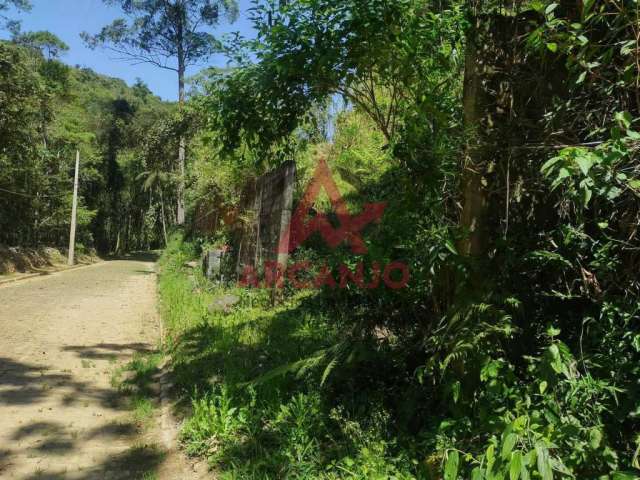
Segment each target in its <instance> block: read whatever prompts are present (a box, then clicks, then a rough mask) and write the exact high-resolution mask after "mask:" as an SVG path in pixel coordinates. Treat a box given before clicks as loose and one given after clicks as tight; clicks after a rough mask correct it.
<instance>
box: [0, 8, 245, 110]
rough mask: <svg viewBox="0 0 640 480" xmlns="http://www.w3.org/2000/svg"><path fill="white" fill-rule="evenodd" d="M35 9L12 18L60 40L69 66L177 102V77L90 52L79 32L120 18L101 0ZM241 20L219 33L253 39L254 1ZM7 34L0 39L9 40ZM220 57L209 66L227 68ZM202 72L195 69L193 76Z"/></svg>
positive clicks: (27, 28) (94, 30) (242, 11)
mask: <svg viewBox="0 0 640 480" xmlns="http://www.w3.org/2000/svg"><path fill="white" fill-rule="evenodd" d="M31 3H32V4H33V9H32V10H31V11H30V12H26V13H19V14H16V13H12V14H11V15H10V16H11V17H12V18H16V19H19V20H21V21H22V30H23V31H37V30H48V31H50V32H52V33H54V34H56V35H57V36H58V37H60V38H61V39H62V40H63V41H64V42H65V43H66V44H67V45H69V47H70V49H69V52H68V53H66V54H65V55H64V56H63V57H62V60H63V61H64V62H66V63H68V64H70V65H80V66H82V67H89V68H91V69H93V70H95V71H96V72H98V73H103V74H105V75H109V76H112V77H118V78H122V79H123V80H125V81H126V82H127V83H128V84H130V85H131V84H132V83H133V82H135V79H136V77H140V78H141V79H142V80H143V81H144V82H146V83H147V85H149V88H150V89H151V90H152V91H153V92H154V93H155V94H156V95H159V96H160V97H162V98H163V99H165V100H177V98H178V92H177V90H178V80H177V74H176V73H175V72H171V71H168V70H162V69H159V68H156V67H153V66H151V65H131V64H129V63H127V62H124V61H120V60H116V59H115V58H114V54H112V53H111V54H110V53H109V52H108V51H106V50H90V49H88V48H86V47H85V46H84V45H83V43H82V40H81V39H80V32H82V31H87V32H89V33H97V32H98V31H99V30H100V29H101V28H102V27H103V26H104V25H106V24H108V23H111V22H112V21H113V20H114V19H116V18H118V17H119V16H121V15H120V12H119V10H118V8H116V7H109V6H106V5H104V4H103V2H102V0H31ZM239 5H240V17H239V18H238V21H237V22H236V23H234V24H233V25H228V24H221V25H220V26H219V27H218V29H217V30H216V32H217V33H219V34H223V33H227V32H235V31H239V32H240V33H241V34H242V35H244V36H247V37H250V36H253V33H252V32H253V30H252V29H251V24H250V22H249V20H248V18H247V9H248V8H250V7H251V0H239ZM6 36H7V35H6V32H2V33H1V34H0V37H2V38H6ZM225 63H226V61H225V59H224V58H223V57H221V56H218V57H213V58H211V59H210V60H209V61H208V62H207V64H206V65H205V66H207V65H215V66H224V65H225ZM198 69H199V68H195V69H194V68H192V69H191V70H190V71H189V72H187V73H188V74H189V75H193V74H194V73H196V72H197V71H198Z"/></svg>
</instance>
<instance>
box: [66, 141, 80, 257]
mask: <svg viewBox="0 0 640 480" xmlns="http://www.w3.org/2000/svg"><path fill="white" fill-rule="evenodd" d="M79 171H80V150H76V173H75V175H74V178H73V207H72V208H71V232H70V234H69V260H68V264H69V266H71V265H73V264H74V263H75V249H76V213H77V210H78V173H79Z"/></svg>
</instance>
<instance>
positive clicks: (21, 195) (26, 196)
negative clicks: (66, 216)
mask: <svg viewBox="0 0 640 480" xmlns="http://www.w3.org/2000/svg"><path fill="white" fill-rule="evenodd" d="M0 192H5V193H10V194H11V195H18V196H20V197H25V198H59V197H64V196H67V195H68V193H62V194H59V195H40V196H39V197H36V196H35V195H29V194H27V193H22V192H14V191H11V190H7V189H4V188H0Z"/></svg>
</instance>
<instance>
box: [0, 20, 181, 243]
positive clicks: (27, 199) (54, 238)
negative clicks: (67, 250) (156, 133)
mask: <svg viewBox="0 0 640 480" xmlns="http://www.w3.org/2000/svg"><path fill="white" fill-rule="evenodd" d="M65 48H66V46H65V45H64V44H62V43H61V42H60V40H59V39H57V38H55V36H52V34H47V33H46V32H40V33H39V34H37V35H35V34H31V35H23V36H20V37H17V38H16V40H15V41H14V42H1V43H0V132H1V133H0V243H3V244H8V245H9V246H36V245H50V246H66V245H67V244H68V238H69V224H70V219H71V201H72V194H73V173H74V172H73V169H74V163H75V156H76V150H79V151H80V159H81V167H80V196H79V198H80V202H79V210H78V241H79V242H80V244H81V245H82V246H86V247H87V248H94V247H95V248H97V249H98V250H100V251H101V252H104V253H110V252H114V251H126V250H131V249H144V248H149V247H152V246H154V247H157V246H160V245H161V244H162V241H163V240H162V231H161V230H160V229H159V228H160V225H161V222H160V221H159V219H160V215H161V211H160V210H161V209H160V203H159V201H158V198H157V197H158V191H157V190H156V188H155V187H154V188H153V189H149V188H143V187H144V183H145V178H140V177H141V175H142V174H143V173H144V172H145V171H149V170H150V167H149V165H148V164H147V163H145V156H144V155H145V153H144V152H145V148H147V147H146V143H145V142H146V140H147V138H148V136H147V134H148V132H149V131H150V130H151V129H153V128H156V126H157V125H158V124H159V123H161V122H165V121H167V120H168V119H169V118H170V117H171V115H172V112H173V109H172V105H170V104H167V103H163V102H162V101H160V99H159V98H157V97H155V96H154V95H152V94H151V92H150V91H149V89H148V88H147V87H146V86H145V85H144V83H142V81H140V82H139V83H138V84H136V85H134V86H133V87H131V88H130V87H128V86H127V85H126V84H125V83H124V82H123V81H122V80H119V79H115V78H108V77H104V76H101V75H98V74H96V73H95V72H93V71H91V70H89V69H84V68H77V67H70V66H68V65H66V64H64V63H63V62H62V61H60V60H59V59H57V58H56V55H60V54H62V53H63V51H64V49H65Z"/></svg>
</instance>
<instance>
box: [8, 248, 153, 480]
mask: <svg viewBox="0 0 640 480" xmlns="http://www.w3.org/2000/svg"><path fill="white" fill-rule="evenodd" d="M158 341H159V333H158V323H157V320H156V298H155V276H154V274H153V263H152V260H151V259H150V258H147V259H136V260H126V261H112V262H105V263H101V264H97V265H93V266H90V267H87V268H82V269H78V270H73V271H69V272H62V273H59V274H54V275H49V276H46V277H41V278H37V279H32V280H25V281H22V282H19V283H16V284H10V285H7V286H2V287H0V478H2V479H21V480H27V479H69V480H80V479H82V480H85V479H100V480H103V479H127V480H129V479H137V478H141V479H155V478H158V477H157V476H156V474H155V473H153V472H155V471H156V470H157V468H159V466H160V465H161V464H162V462H163V453H162V451H161V449H160V448H158V447H157V446H156V445H155V444H154V441H153V439H149V436H148V435H146V436H142V437H141V436H140V433H139V431H138V428H137V425H136V424H135V423H134V422H133V420H132V416H131V412H130V411H128V409H127V402H126V401H125V399H123V397H122V395H120V394H119V393H118V392H117V389H115V388H114V387H113V386H112V382H111V378H112V373H113V371H114V370H115V369H116V368H117V366H118V365H121V364H124V363H125V362H127V361H128V360H130V359H131V358H132V356H133V355H134V354H135V353H136V352H148V351H151V350H152V349H154V348H155V347H156V346H157V345H158Z"/></svg>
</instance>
